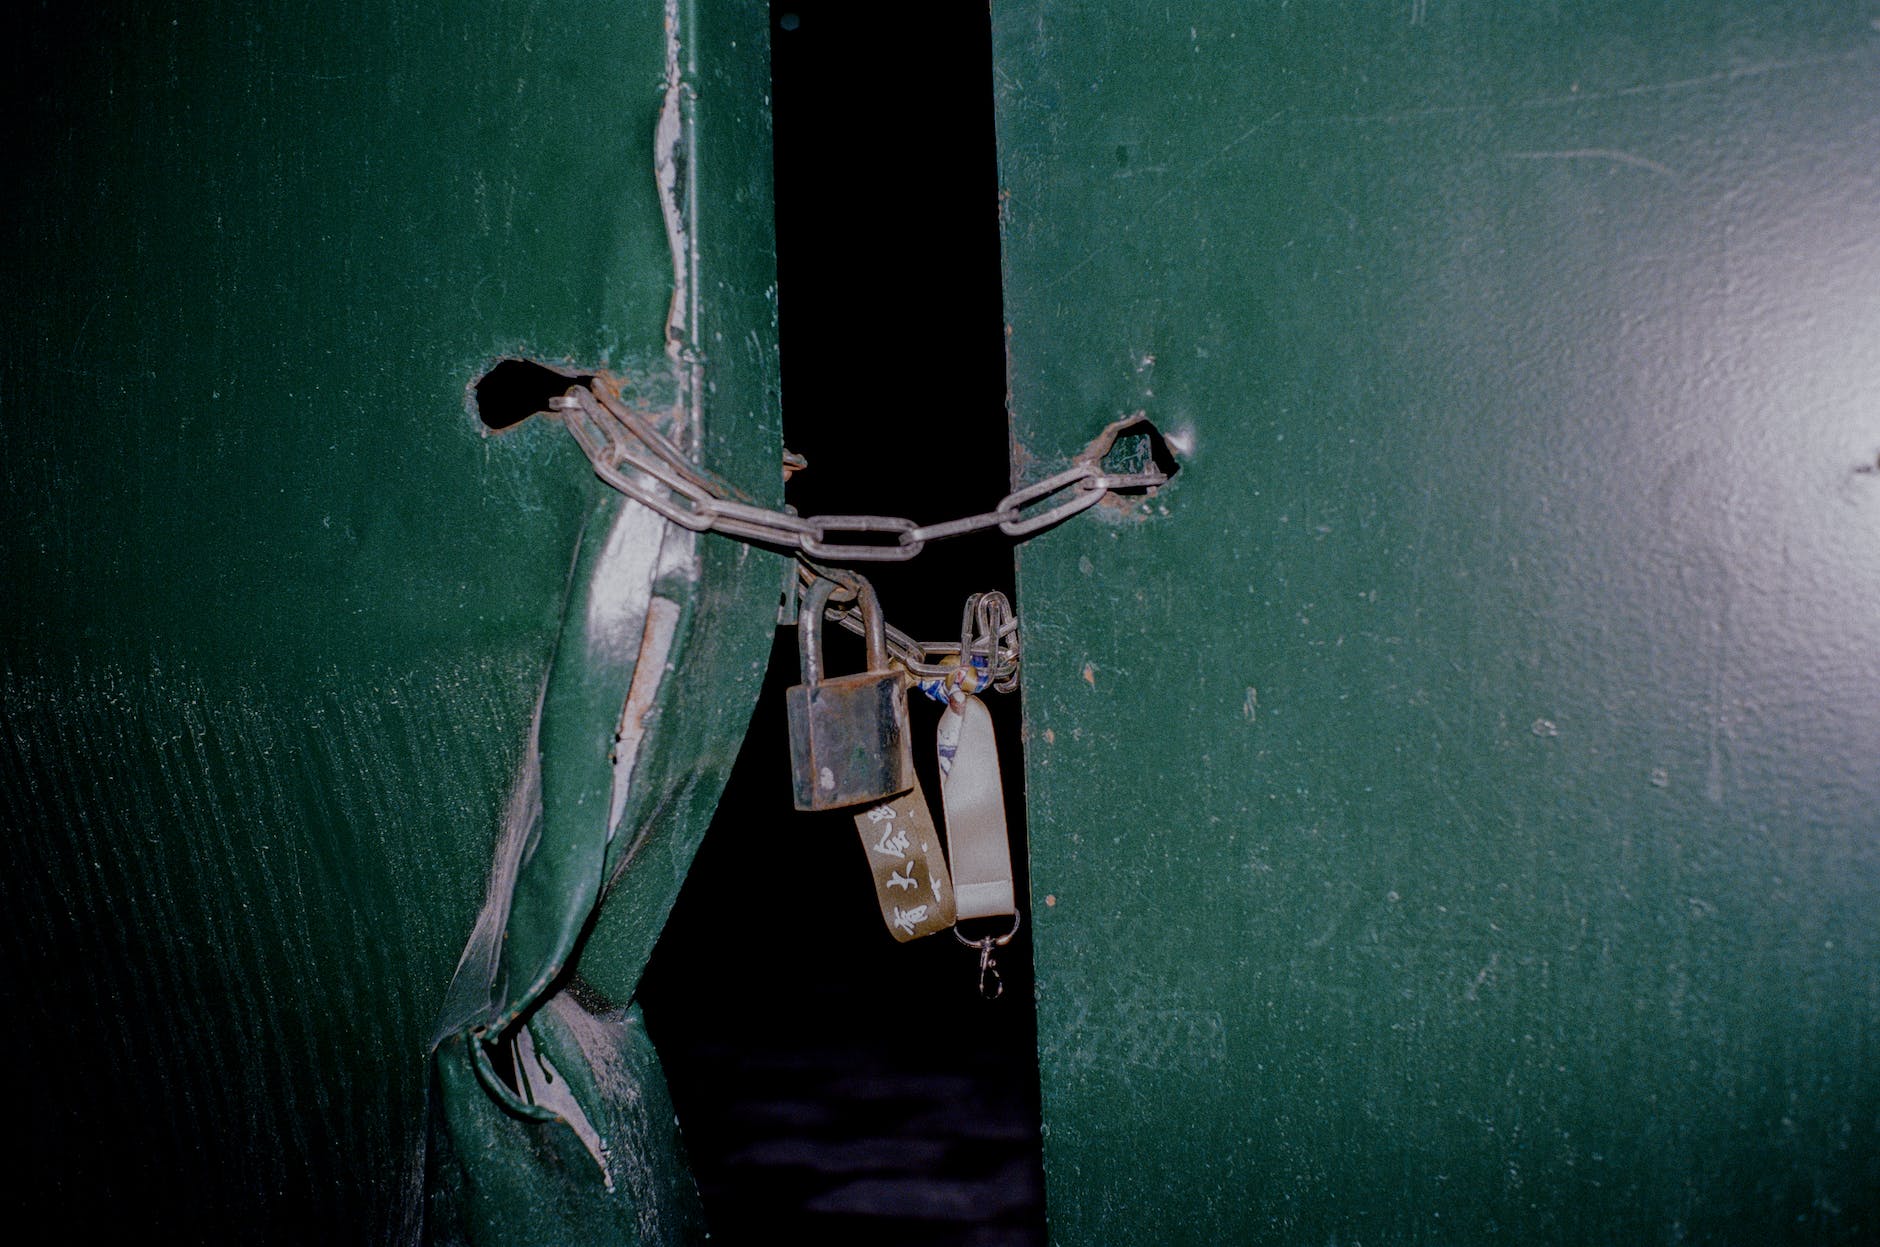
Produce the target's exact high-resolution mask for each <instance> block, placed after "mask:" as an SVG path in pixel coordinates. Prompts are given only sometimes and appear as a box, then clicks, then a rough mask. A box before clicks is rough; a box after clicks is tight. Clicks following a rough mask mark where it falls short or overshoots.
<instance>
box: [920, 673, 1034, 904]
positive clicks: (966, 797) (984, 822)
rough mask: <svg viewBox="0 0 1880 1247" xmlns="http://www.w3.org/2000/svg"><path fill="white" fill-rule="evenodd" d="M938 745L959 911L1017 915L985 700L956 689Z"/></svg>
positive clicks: (996, 748)
mask: <svg viewBox="0 0 1880 1247" xmlns="http://www.w3.org/2000/svg"><path fill="white" fill-rule="evenodd" d="M939 750H940V800H941V802H942V803H943V804H944V805H945V806H946V821H947V855H948V857H949V859H950V860H951V861H952V863H953V888H954V894H955V896H956V898H957V903H958V906H959V916H960V917H961V918H992V917H997V916H999V915H1002V914H1015V913H1017V912H1018V904H1017V897H1016V895H1015V892H1014V889H1013V886H1012V850H1011V847H1010V846H1009V845H1008V844H1007V842H1006V834H1005V790H1004V786H1003V784H1002V783H1001V781H1000V778H999V746H998V742H997V741H996V740H994V739H993V735H992V713H991V712H990V711H988V710H987V709H986V707H985V703H983V702H981V701H980V700H979V699H978V698H977V697H973V696H970V695H968V694H965V693H956V694H954V696H953V699H952V700H951V701H950V702H948V703H947V708H946V711H945V713H943V714H942V715H941V716H940V732H939Z"/></svg>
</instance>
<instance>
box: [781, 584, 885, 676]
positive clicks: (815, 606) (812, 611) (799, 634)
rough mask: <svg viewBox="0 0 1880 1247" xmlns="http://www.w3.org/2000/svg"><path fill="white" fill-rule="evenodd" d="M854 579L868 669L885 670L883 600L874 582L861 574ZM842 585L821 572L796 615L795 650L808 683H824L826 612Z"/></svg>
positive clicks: (805, 595) (804, 597) (804, 596)
mask: <svg viewBox="0 0 1880 1247" xmlns="http://www.w3.org/2000/svg"><path fill="white" fill-rule="evenodd" d="M855 579H856V585H855V587H854V590H853V591H854V594H855V601H856V604H857V605H858V606H859V607H860V608H861V612H862V643H863V645H864V646H866V648H867V653H868V658H867V662H868V669H869V670H870V671H886V670H887V669H888V626H887V624H886V623H885V622H883V620H882V618H881V600H880V599H879V598H877V597H876V596H875V586H873V585H871V584H869V583H868V582H867V581H866V580H863V579H862V578H861V577H860V576H857V577H856V578H855ZM840 587H841V586H839V585H837V584H836V582H835V581H833V580H825V579H823V578H822V577H820V576H818V577H817V578H816V579H815V581H813V582H812V583H811V584H810V587H809V592H807V593H805V594H804V595H803V609H802V611H801V613H800V614H798V615H797V617H796V652H797V657H798V660H799V661H800V662H801V664H802V667H803V683H805V684H820V683H822V678H823V663H822V625H823V612H824V611H825V610H827V609H828V608H829V599H830V597H832V596H833V595H834V594H835V591H836V590H837V589H838V588H840Z"/></svg>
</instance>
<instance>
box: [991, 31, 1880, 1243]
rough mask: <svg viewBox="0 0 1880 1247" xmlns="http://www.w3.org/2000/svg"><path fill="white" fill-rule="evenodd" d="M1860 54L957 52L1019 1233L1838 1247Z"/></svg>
mask: <svg viewBox="0 0 1880 1247" xmlns="http://www.w3.org/2000/svg"><path fill="white" fill-rule="evenodd" d="M1874 17H1875V14H1874V11H1873V10H1872V8H1871V6H1867V5H1857V4H1826V5H1806V4H1795V3H1791V4H1766V3H1756V4H1749V3H1733V4H1722V5H1719V4H1680V3H1672V4H1658V5H1647V6H1640V5H1636V4H1617V3H1613V4H1605V3H1595V4H1581V5H1541V6H1507V5H1491V4H1478V3H1445V2H1444V0H1414V3H1410V2H1406V3H1403V4H1393V5H1335V4H1291V5H1286V4H1278V5H1260V6H1228V5H1201V6H1186V7H1178V8H1174V9H1170V8H1167V7H1166V6H1146V5H1142V4H1135V3H1120V2H1113V0H1088V2H1083V3H1062V2H1058V0H1012V2H1010V3H1000V4H998V5H996V6H995V8H994V27H995V45H996V52H995V65H996V75H997V81H998V108H999V142H1000V168H1001V175H1000V176H1001V186H1002V191H1003V197H1002V199H1003V214H1004V218H1003V219H1004V238H1005V263H1006V291H1005V308H1006V319H1007V321H1008V322H1009V324H1010V327H1011V356H1010V358H1011V393H1012V411H1013V418H1014V421H1015V434H1014V436H1015V439H1016V443H1017V445H1018V447H1019V450H1020V454H1019V456H1018V461H1019V462H1021V463H1022V462H1023V460H1024V452H1025V451H1026V450H1028V449H1036V448H1049V447H1055V446H1061V445H1064V444H1066V443H1069V442H1073V441H1075V440H1076V439H1077V438H1078V436H1079V435H1087V433H1086V431H1087V430H1090V429H1092V428H1093V427H1095V426H1096V425H1098V424H1100V423H1101V422H1103V421H1104V420H1107V419H1110V418H1112V417H1114V416H1116V415H1118V414H1121V413H1124V412H1128V411H1131V410H1134V409H1136V408H1142V409H1143V410H1145V411H1146V412H1147V413H1148V415H1149V416H1150V417H1151V418H1152V419H1153V420H1154V421H1155V422H1156V423H1157V424H1158V426H1159V427H1160V428H1161V429H1162V431H1163V432H1164V433H1165V434H1166V435H1167V436H1168V438H1169V440H1170V443H1171V445H1172V447H1173V448H1174V449H1175V451H1176V453H1177V456H1178V458H1179V459H1180V460H1181V463H1182V469H1181V472H1180V475H1179V476H1178V477H1177V478H1176V479H1175V481H1174V482H1173V483H1172V484H1171V485H1170V486H1169V487H1168V488H1166V489H1165V490H1163V491H1162V494H1161V496H1160V497H1159V498H1157V499H1154V500H1152V501H1151V502H1149V503H1148V504H1147V505H1138V506H1137V507H1135V508H1133V509H1131V510H1112V509H1108V508H1099V509H1098V511H1097V512H1094V513H1093V514H1098V515H1100V516H1101V517H1102V518H1103V521H1104V522H1102V523H1080V524H1072V525H1067V526H1065V527H1063V528H1061V529H1058V530H1056V531H1053V532H1051V533H1048V534H1046V535H1044V536H1042V537H1040V538H1038V539H1036V540H1034V541H1033V542H1031V543H1030V544H1028V545H1026V546H1025V547H1024V548H1023V549H1022V551H1021V554H1020V567H1019V592H1020V601H1019V609H1020V616H1021V619H1022V620H1023V623H1024V627H1025V644H1026V656H1027V670H1026V685H1025V698H1026V713H1027V718H1028V724H1029V738H1028V741H1027V750H1028V759H1029V761H1028V767H1027V782H1028V785H1029V795H1030V825H1031V844H1032V880H1033V884H1032V887H1033V897H1032V900H1033V903H1034V912H1035V914H1036V916H1037V921H1036V932H1037V936H1036V938H1037V957H1038V967H1037V973H1038V981H1039V1030H1040V1040H1039V1042H1040V1059H1041V1064H1042V1076H1043V1080H1044V1109H1045V1129H1046V1169H1047V1179H1048V1181H1047V1193H1048V1199H1049V1207H1050V1217H1051V1225H1052V1235H1053V1238H1054V1241H1057V1242H1060V1243H1065V1244H1086V1243H1149V1242H1156V1243H1176V1242H1194V1243H1219V1242H1271V1243H1328V1242H1336V1243H1341V1244H1355V1243H1364V1244H1374V1243H1474V1242H1488V1241H1511V1242H1529V1243H1539V1242H1549V1243H1594V1242H1612V1243H1621V1242H1627V1243H1630V1242H1673V1243H1675V1242H1686V1241H1689V1242H1736V1243H1767V1242H1855V1241H1872V1239H1873V1238H1874V1236H1875V1234H1876V1233H1880V1205H1877V1204H1876V1193H1877V1192H1880V1052H1876V1048H1875V1037H1876V1035H1877V1034H1880V921H1876V917H1877V915H1880V814H1877V813H1876V811H1880V767H1876V758H1880V697H1876V691H1877V681H1880V610H1877V609H1876V607H1877V606H1880V470H1877V469H1876V462H1875V457H1876V452H1880V420H1877V419H1876V413H1877V412H1880V31H1877V30H1876V26H1875V21H1874Z"/></svg>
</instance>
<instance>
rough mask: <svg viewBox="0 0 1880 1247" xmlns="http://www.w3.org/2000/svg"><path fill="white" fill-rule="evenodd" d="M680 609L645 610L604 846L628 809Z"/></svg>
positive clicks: (663, 605) (673, 605) (617, 747)
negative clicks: (641, 747) (628, 796)
mask: <svg viewBox="0 0 1880 1247" xmlns="http://www.w3.org/2000/svg"><path fill="white" fill-rule="evenodd" d="M679 615H680V607H679V604H678V603H677V602H674V601H673V600H671V599H670V598H654V599H653V600H652V601H651V602H650V603H648V605H647V608H646V630H645V631H644V632H642V633H641V634H640V656H639V659H638V660H637V661H636V662H635V663H634V665H633V683H632V684H631V685H630V686H629V687H628V689H627V701H626V705H625V706H624V707H623V708H622V709H621V712H620V727H619V729H618V730H617V731H616V732H615V733H614V787H613V800H612V802H611V804H610V806H609V808H608V813H607V842H608V843H609V844H612V843H613V839H614V834H615V833H616V832H617V831H618V830H619V828H620V819H621V816H622V815H623V814H625V813H626V809H627V793H628V791H629V790H630V789H631V787H632V784H633V765H634V763H635V762H636V761H637V760H638V759H639V756H640V744H641V742H643V741H644V740H645V739H646V726H647V725H646V716H647V714H648V713H649V712H650V711H651V710H652V709H653V703H654V701H655V700H656V699H657V698H658V697H659V688H660V685H661V684H662V683H664V681H665V678H666V662H667V659H668V658H669V657H670V656H671V654H672V639H673V636H674V635H675V634H676V633H677V632H678V629H679Z"/></svg>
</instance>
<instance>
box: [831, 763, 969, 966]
mask: <svg viewBox="0 0 1880 1247" xmlns="http://www.w3.org/2000/svg"><path fill="white" fill-rule="evenodd" d="M855 830H856V832H857V833H858V834H859V835H860V836H861V841H862V848H863V850H864V851H865V853H866V854H867V857H868V867H869V870H870V871H871V872H873V874H874V876H875V899H876V901H877V902H878V903H879V904H880V906H881V920H882V922H884V923H886V924H887V927H888V933H889V934H890V935H892V936H894V938H895V939H897V940H900V941H901V942H903V943H905V942H907V941H908V940H914V939H919V938H920V937H921V936H923V935H932V934H934V933H935V932H937V931H944V930H946V929H947V928H949V927H951V926H952V925H953V923H954V920H955V917H956V910H955V905H954V900H953V881H952V879H951V877H950V876H949V875H948V873H947V862H946V858H945V857H944V856H942V854H941V852H940V836H939V833H938V832H936V831H935V830H934V825H933V815H932V814H931V813H930V812H929V811H928V809H927V798H926V795H925V794H923V793H922V792H921V790H920V785H919V783H916V784H915V785H914V787H913V788H912V789H910V790H909V791H907V792H904V793H902V794H901V795H900V796H898V797H892V798H890V799H888V800H886V801H880V802H877V803H876V804H874V805H870V806H866V807H864V808H862V809H860V810H857V811H856V813H855Z"/></svg>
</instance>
